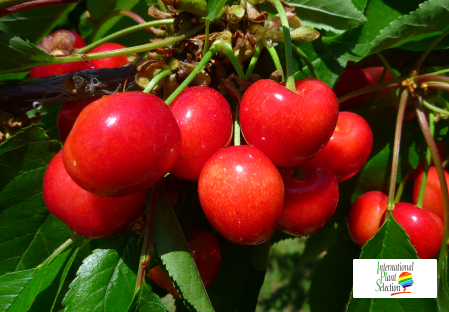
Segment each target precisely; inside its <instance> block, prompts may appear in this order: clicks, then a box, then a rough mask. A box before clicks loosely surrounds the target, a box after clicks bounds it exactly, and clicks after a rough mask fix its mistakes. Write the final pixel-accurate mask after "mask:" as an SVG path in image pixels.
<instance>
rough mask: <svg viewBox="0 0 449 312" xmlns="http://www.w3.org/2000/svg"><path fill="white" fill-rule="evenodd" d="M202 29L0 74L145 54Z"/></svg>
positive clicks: (54, 59)
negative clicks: (129, 46) (133, 45)
mask: <svg viewBox="0 0 449 312" xmlns="http://www.w3.org/2000/svg"><path fill="white" fill-rule="evenodd" d="M203 27H204V24H199V25H195V26H193V27H190V28H188V29H185V30H183V31H181V32H179V33H178V34H176V35H174V36H173V37H169V38H166V39H163V40H160V41H156V42H152V43H147V44H142V45H139V46H135V47H131V48H126V49H118V50H112V51H106V52H100V53H90V54H87V55H83V56H82V55H81V54H76V55H69V56H65V57H54V58H53V59H52V61H51V62H39V63H34V64H31V65H26V66H22V67H16V68H13V69H8V70H3V71H1V72H0V74H8V73H18V72H24V71H28V70H31V69H33V68H35V67H39V66H45V65H54V64H64V63H73V62H84V61H91V60H98V59H101V58H107V57H113V56H119V55H126V54H132V53H140V52H146V51H149V50H153V49H157V48H162V47H166V46H169V45H172V44H175V43H176V42H179V41H182V40H184V39H187V38H189V37H191V36H192V35H194V34H196V33H197V32H198V31H200V30H201V29H202V28H203Z"/></svg>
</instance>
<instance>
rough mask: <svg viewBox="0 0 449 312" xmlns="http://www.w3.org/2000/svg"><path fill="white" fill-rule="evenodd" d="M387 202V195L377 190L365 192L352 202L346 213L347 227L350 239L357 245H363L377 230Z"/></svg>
mask: <svg viewBox="0 0 449 312" xmlns="http://www.w3.org/2000/svg"><path fill="white" fill-rule="evenodd" d="M387 204H388V197H387V195H385V194H384V193H382V192H379V191H371V192H368V193H365V194H363V195H362V196H360V197H359V198H357V200H356V201H355V202H354V203H353V204H352V206H351V208H350V209H349V214H348V227H349V233H350V234H351V237H352V240H353V241H354V243H356V244H357V245H358V246H359V247H362V246H363V245H365V243H366V242H367V241H368V240H369V239H371V238H372V237H373V236H374V234H376V232H377V231H378V230H379V228H380V222H381V220H382V218H383V216H384V214H385V211H386V210H387Z"/></svg>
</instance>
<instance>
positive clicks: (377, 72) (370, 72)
mask: <svg viewBox="0 0 449 312" xmlns="http://www.w3.org/2000/svg"><path fill="white" fill-rule="evenodd" d="M363 71H364V72H365V74H366V76H367V77H368V79H369V80H370V86H371V85H375V84H378V83H382V82H387V81H390V80H391V78H392V76H393V75H392V74H391V72H390V71H389V70H388V69H387V71H386V72H385V75H384V78H383V79H382V81H381V82H379V80H380V76H382V72H383V71H384V67H368V68H364V69H363ZM371 94H372V93H369V95H370V96H371ZM388 95H391V89H383V90H379V91H377V93H376V98H380V97H382V96H388Z"/></svg>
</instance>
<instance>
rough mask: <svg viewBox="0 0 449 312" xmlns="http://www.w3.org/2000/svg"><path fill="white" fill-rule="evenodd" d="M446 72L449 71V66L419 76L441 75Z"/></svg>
mask: <svg viewBox="0 0 449 312" xmlns="http://www.w3.org/2000/svg"><path fill="white" fill-rule="evenodd" d="M445 73H449V68H447V69H442V70H439V71H436V72H433V73H430V74H425V75H421V76H419V77H424V76H429V75H441V74H445Z"/></svg>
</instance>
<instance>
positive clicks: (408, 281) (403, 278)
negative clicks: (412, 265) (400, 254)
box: [391, 272, 414, 296]
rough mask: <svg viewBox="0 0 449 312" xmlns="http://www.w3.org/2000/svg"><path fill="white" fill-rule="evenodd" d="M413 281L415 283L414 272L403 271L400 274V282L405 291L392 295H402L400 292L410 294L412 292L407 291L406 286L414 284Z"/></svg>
mask: <svg viewBox="0 0 449 312" xmlns="http://www.w3.org/2000/svg"><path fill="white" fill-rule="evenodd" d="M413 283H414V280H413V276H412V273H409V272H402V273H401V274H399V278H398V284H399V285H401V286H402V287H403V288H404V291H401V292H397V293H393V294H391V295H392V296H394V295H400V294H410V293H411V292H410V291H405V290H406V288H408V287H410V286H413Z"/></svg>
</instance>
